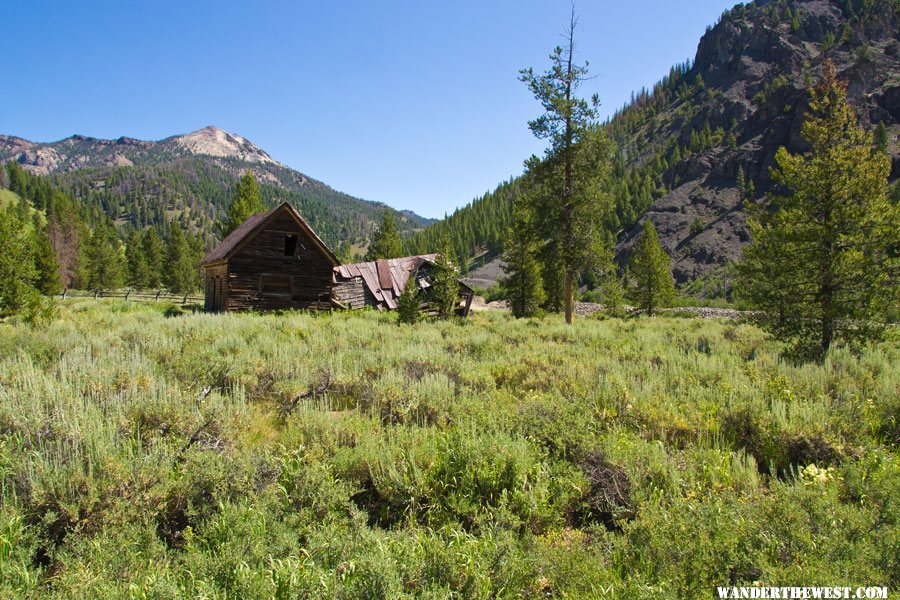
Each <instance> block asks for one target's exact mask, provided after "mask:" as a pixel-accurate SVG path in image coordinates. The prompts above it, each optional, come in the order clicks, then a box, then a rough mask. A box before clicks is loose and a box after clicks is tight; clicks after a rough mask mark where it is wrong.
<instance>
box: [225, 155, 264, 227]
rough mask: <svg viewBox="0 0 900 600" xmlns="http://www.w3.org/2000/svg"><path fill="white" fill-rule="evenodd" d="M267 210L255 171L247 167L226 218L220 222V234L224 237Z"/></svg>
mask: <svg viewBox="0 0 900 600" xmlns="http://www.w3.org/2000/svg"><path fill="white" fill-rule="evenodd" d="M264 210H266V207H265V206H264V205H263V203H262V196H260V193H259V187H258V186H257V185H256V177H254V176H253V171H251V170H250V169H247V171H246V172H245V173H244V175H243V176H242V177H241V179H240V181H238V184H237V190H236V191H235V194H234V197H233V198H232V200H231V204H230V205H229V206H228V212H227V213H226V215H225V219H224V220H222V221H221V222H220V223H219V224H218V227H217V229H218V232H219V235H220V236H221V237H222V238H223V239H224V238H225V237H226V236H227V235H228V234H229V233H231V232H232V231H234V230H235V229H237V228H238V227H240V225H241V224H242V223H243V222H244V221H246V220H247V219H249V218H250V217H251V216H253V215H255V214H256V213H258V212H262V211H264Z"/></svg>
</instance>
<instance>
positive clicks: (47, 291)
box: [32, 219, 62, 296]
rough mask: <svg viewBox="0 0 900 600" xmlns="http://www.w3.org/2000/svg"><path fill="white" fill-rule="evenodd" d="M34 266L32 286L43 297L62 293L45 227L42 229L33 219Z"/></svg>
mask: <svg viewBox="0 0 900 600" xmlns="http://www.w3.org/2000/svg"><path fill="white" fill-rule="evenodd" d="M32 237H33V242H32V243H33V244H34V266H35V270H36V277H35V280H34V285H35V287H36V288H37V289H38V291H39V292H41V293H42V294H43V295H45V296H55V295H56V294H59V293H60V292H61V291H62V285H61V284H60V275H59V261H58V260H57V258H56V252H54V251H53V246H52V245H51V244H50V238H49V237H48V236H47V229H46V227H42V226H41V225H40V223H38V222H37V219H35V224H34V234H33V236H32Z"/></svg>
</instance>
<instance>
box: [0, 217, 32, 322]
mask: <svg viewBox="0 0 900 600" xmlns="http://www.w3.org/2000/svg"><path fill="white" fill-rule="evenodd" d="M0 239H2V240H3V251H2V252H0V317H6V316H9V315H13V314H17V313H23V314H25V315H26V317H28V316H30V315H33V314H34V313H35V312H36V311H37V310H38V309H39V307H40V305H41V295H40V291H39V290H38V289H37V287H36V286H35V280H36V279H37V276H38V272H37V268H36V267H35V264H34V243H33V239H32V237H31V235H30V234H29V231H28V229H27V228H26V227H25V225H24V224H23V223H22V221H21V220H20V219H19V216H18V212H17V211H16V210H13V209H12V208H11V207H8V208H6V209H0Z"/></svg>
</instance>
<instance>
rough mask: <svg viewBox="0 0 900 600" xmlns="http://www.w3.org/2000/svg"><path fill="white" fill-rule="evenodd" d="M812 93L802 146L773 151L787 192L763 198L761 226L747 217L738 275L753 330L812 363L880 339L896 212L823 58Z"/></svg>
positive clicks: (893, 265)
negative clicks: (766, 205)
mask: <svg viewBox="0 0 900 600" xmlns="http://www.w3.org/2000/svg"><path fill="white" fill-rule="evenodd" d="M811 94H812V100H811V101H810V105H809V113H808V115H807V118H806V120H805V121H804V123H803V126H802V128H801V133H802V135H803V137H804V138H805V139H806V140H807V141H808V142H809V145H810V147H811V149H810V151H809V152H806V153H803V154H795V155H792V154H790V153H789V152H788V151H787V150H785V149H784V148H781V149H780V150H779V151H778V153H777V154H776V156H775V160H776V164H777V167H776V168H774V169H773V170H772V176H773V178H774V179H775V181H776V182H777V183H778V184H780V185H781V187H782V189H784V190H787V194H786V195H784V196H777V197H773V198H771V201H772V204H773V205H774V206H775V207H776V208H777V212H775V214H774V215H773V216H772V217H771V218H770V219H768V220H766V219H762V218H756V219H754V220H751V232H752V234H753V238H754V241H753V243H752V244H751V245H750V246H748V247H747V248H746V249H745V253H744V261H743V264H742V265H741V267H740V272H741V274H742V275H743V277H744V280H745V281H744V287H745V289H744V295H745V296H746V297H747V299H748V300H749V301H750V302H751V303H752V304H753V305H755V306H756V307H757V308H758V309H759V312H758V313H757V317H756V318H757V320H758V322H759V324H760V325H761V326H762V327H763V328H764V329H766V330H767V331H768V332H770V333H771V334H772V335H773V336H774V337H776V338H777V339H780V340H783V341H785V342H787V343H788V344H789V345H790V346H789V349H788V353H789V354H791V355H793V356H794V357H796V358H799V359H802V360H821V359H822V358H824V356H825V355H826V354H827V352H828V350H829V348H831V346H832V344H834V343H836V342H843V343H847V344H849V345H853V346H858V345H861V344H862V343H864V342H866V341H867V340H870V339H874V338H877V337H879V336H880V335H881V333H882V332H883V330H884V327H885V317H886V311H887V310H888V308H889V307H891V306H897V302H898V299H900V298H898V286H897V275H898V272H900V258H898V254H897V251H896V250H897V232H898V231H900V209H898V207H897V205H896V204H894V203H892V202H891V201H890V200H889V199H888V196H887V182H888V175H889V174H890V171H891V162H890V159H889V158H888V156H887V155H885V154H884V153H882V152H880V151H878V150H876V149H875V148H874V147H873V139H872V135H871V134H869V133H868V132H866V131H865V130H863V129H862V128H860V127H859V125H858V122H857V117H856V114H854V112H853V109H852V108H851V107H850V105H849V104H848V103H847V92H846V89H845V86H844V84H843V83H841V82H840V81H838V79H837V73H836V70H835V68H834V65H833V64H832V63H831V62H830V61H828V62H826V63H825V69H824V78H823V81H822V83H821V85H820V86H819V87H818V88H816V89H814V90H812V91H811Z"/></svg>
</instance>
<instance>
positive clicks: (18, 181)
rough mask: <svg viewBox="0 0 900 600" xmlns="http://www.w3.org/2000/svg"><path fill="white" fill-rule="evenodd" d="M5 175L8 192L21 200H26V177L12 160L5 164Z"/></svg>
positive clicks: (23, 171) (22, 170)
mask: <svg viewBox="0 0 900 600" xmlns="http://www.w3.org/2000/svg"><path fill="white" fill-rule="evenodd" d="M6 174H7V178H8V179H9V190H10V191H11V192H13V193H15V194H18V195H19V196H21V197H22V198H27V197H28V193H27V192H28V189H27V186H28V176H27V175H26V174H25V170H24V169H23V168H22V167H21V166H20V165H19V163H17V162H15V161H12V160H11V161H9V162H8V163H6Z"/></svg>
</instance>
